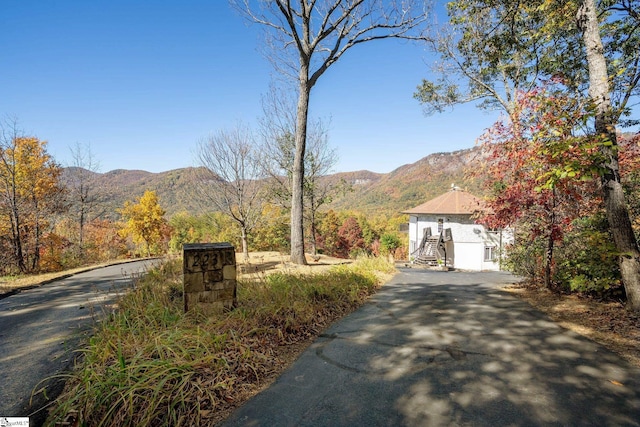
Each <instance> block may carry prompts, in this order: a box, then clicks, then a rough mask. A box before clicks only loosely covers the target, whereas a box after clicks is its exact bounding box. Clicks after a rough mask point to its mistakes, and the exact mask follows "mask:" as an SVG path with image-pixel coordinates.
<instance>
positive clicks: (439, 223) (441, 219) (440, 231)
mask: <svg viewBox="0 0 640 427" xmlns="http://www.w3.org/2000/svg"><path fill="white" fill-rule="evenodd" d="M443 228H444V218H438V234H440V233H442V229H443Z"/></svg>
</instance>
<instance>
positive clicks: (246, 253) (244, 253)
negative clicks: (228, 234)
mask: <svg viewBox="0 0 640 427" xmlns="http://www.w3.org/2000/svg"><path fill="white" fill-rule="evenodd" d="M240 239H241V240H242V256H243V257H244V260H245V262H246V261H247V260H248V259H249V242H248V241H247V227H246V226H245V225H244V224H241V225H240Z"/></svg>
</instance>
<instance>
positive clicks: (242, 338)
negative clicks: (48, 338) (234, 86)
mask: <svg viewBox="0 0 640 427" xmlns="http://www.w3.org/2000/svg"><path fill="white" fill-rule="evenodd" d="M180 269H181V261H180V260H173V261H169V262H167V263H165V264H163V265H162V266H160V267H158V268H156V269H154V270H151V271H150V272H149V273H148V274H147V275H146V276H145V277H144V278H142V279H141V280H140V281H139V283H138V284H137V286H136V288H135V290H134V291H132V292H130V293H129V294H127V295H125V296H124V297H123V298H122V299H121V300H120V302H119V308H118V310H117V311H116V312H115V313H112V314H111V315H109V317H108V319H105V321H103V322H101V323H100V325H99V326H97V329H96V332H95V334H94V335H93V337H92V338H91V339H90V341H89V343H88V345H87V346H86V347H85V348H84V349H83V350H82V354H83V357H82V358H81V363H80V364H79V366H78V367H77V369H75V370H74V372H72V373H71V374H69V376H68V381H67V387H66V390H65V392H64V393H63V394H62V395H61V396H60V397H59V399H58V402H57V405H56V406H55V409H54V410H53V411H52V413H51V415H50V417H49V419H48V421H47V424H48V425H55V423H56V422H60V421H61V420H64V419H65V418H68V414H70V413H74V414H77V416H78V418H79V421H80V425H88V426H148V425H154V426H155V425H171V426H193V425H206V424H210V423H211V422H212V421H213V420H216V417H217V413H218V411H220V410H222V409H225V408H228V407H230V406H234V405H237V404H238V402H240V401H241V400H242V399H244V398H245V397H246V396H247V395H250V394H251V393H253V392H255V390H257V389H258V388H259V387H260V386H261V385H263V384H264V382H265V380H266V379H268V378H270V377H272V376H273V375H274V373H276V372H278V371H279V369H280V368H281V367H282V360H280V358H279V356H278V354H279V353H278V350H279V349H281V348H282V346H286V345H288V344H291V343H295V342H298V341H302V340H306V339H309V338H310V337H313V336H315V335H317V334H318V333H319V331H320V330H322V329H323V328H324V327H326V326H327V324H328V323H329V322H331V321H332V320H335V319H336V318H337V317H339V316H341V315H343V314H345V313H347V312H350V311H352V310H353V309H354V308H356V307H357V306H359V305H361V304H362V303H363V302H364V301H365V300H366V299H367V297H368V296H369V295H371V294H372V293H373V292H375V290H376V289H377V287H379V286H380V284H381V283H382V281H383V280H384V279H385V278H386V277H387V276H386V275H389V274H391V273H392V272H393V265H392V264H390V263H389V262H388V261H385V260H384V259H372V258H366V259H361V260H358V261H356V262H355V263H353V264H351V265H340V266H335V267H333V268H332V269H330V270H329V271H327V272H323V273H320V274H314V275H311V274H306V275H303V274H295V273H274V274H271V275H266V276H260V277H256V278H254V279H253V280H243V281H240V282H239V283H238V306H237V308H236V309H234V310H232V311H230V312H228V313H225V314H220V315H214V316H209V317H206V316H204V315H202V314H201V313H197V312H190V313H187V314H185V313H183V310H182V307H183V305H182V277H181V270H180Z"/></svg>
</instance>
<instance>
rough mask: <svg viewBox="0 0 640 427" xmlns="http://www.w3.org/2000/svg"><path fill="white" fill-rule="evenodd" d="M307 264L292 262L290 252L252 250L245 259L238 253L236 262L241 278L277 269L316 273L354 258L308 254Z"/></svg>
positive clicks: (288, 271) (347, 262) (348, 262)
mask: <svg viewBox="0 0 640 427" xmlns="http://www.w3.org/2000/svg"><path fill="white" fill-rule="evenodd" d="M306 258H307V265H298V264H294V263H292V262H291V257H290V255H289V254H283V253H280V252H268V251H265V252H251V253H250V254H249V258H248V259H245V258H244V255H243V254H242V253H238V254H236V264H237V266H238V273H239V276H240V278H242V277H245V278H251V277H252V276H253V275H255V274H269V273H273V272H277V271H282V272H285V273H299V274H314V273H320V272H323V271H325V270H327V269H329V268H331V267H333V266H334V265H338V264H350V263H351V262H353V261H352V260H348V259H342V258H333V257H330V256H326V255H310V254H307V255H306Z"/></svg>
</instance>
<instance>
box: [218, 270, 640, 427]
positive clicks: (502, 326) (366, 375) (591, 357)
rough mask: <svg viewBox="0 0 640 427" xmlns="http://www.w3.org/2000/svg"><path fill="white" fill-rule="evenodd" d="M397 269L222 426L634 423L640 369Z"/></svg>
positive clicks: (447, 282)
mask: <svg viewBox="0 0 640 427" xmlns="http://www.w3.org/2000/svg"><path fill="white" fill-rule="evenodd" d="M511 281H513V278H512V277H511V276H509V275H508V274H505V273H464V272H435V271H426V270H416V269H413V270H412V269H404V270H401V272H400V273H399V274H397V275H396V276H395V277H394V279H393V280H392V281H391V282H390V283H388V284H387V285H385V286H384V287H383V288H382V290H381V292H379V293H378V294H377V295H376V296H375V297H374V298H373V300H372V301H371V303H369V304H367V305H365V306H364V307H362V308H361V309H360V310H358V311H357V312H355V313H353V314H352V315H350V316H348V317H346V318H344V319H343V320H341V321H340V322H338V323H336V324H334V325H333V326H332V327H330V328H329V329H328V330H326V331H325V332H324V334H323V335H322V336H321V337H320V338H319V339H318V340H317V341H316V342H315V343H314V344H313V345H312V346H310V347H309V348H308V349H307V351H305V352H304V353H303V355H302V356H301V357H300V358H299V359H298V360H297V361H296V362H295V363H294V365H292V367H291V368H290V369H289V370H288V371H286V372H285V373H284V374H283V375H282V376H281V377H280V378H279V379H278V380H277V381H276V382H275V383H274V384H273V385H272V386H271V387H270V388H268V389H267V390H265V391H264V392H262V393H261V394H259V395H257V396H255V397H254V398H253V399H252V400H250V401H249V402H248V403H247V404H245V405H244V406H243V407H241V408H239V409H238V410H236V412H234V413H233V414H232V416H231V417H230V418H229V419H228V420H227V421H226V423H224V424H223V425H224V426H225V427H228V426H451V425H455V426H467V425H468V426H505V425H512V426H535V425H545V426H547V425H563V426H577V425H593V426H607V425H611V426H613V425H615V426H623V425H629V426H638V425H640V370H638V369H635V368H632V367H630V366H629V365H628V364H627V363H626V362H624V361H623V360H622V359H620V358H619V357H618V356H616V355H614V354H613V353H611V352H609V351H608V350H606V349H604V348H603V347H601V346H599V345H597V344H595V343H593V342H591V341H589V340H587V339H585V338H583V337H581V336H579V335H577V334H575V333H573V332H571V331H568V330H565V329H562V328H560V327H559V326H558V325H556V324H555V323H553V322H552V321H550V320H549V319H548V318H547V317H546V316H544V315H543V314H541V313H539V312H537V311H535V310H533V309H531V308H530V307H529V306H528V305H527V304H525V303H523V302H521V301H519V300H517V299H516V298H515V297H513V296H511V295H509V294H506V293H504V292H501V291H499V290H497V288H498V286H497V285H500V284H504V283H508V282H511Z"/></svg>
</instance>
